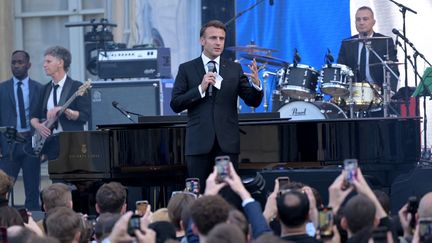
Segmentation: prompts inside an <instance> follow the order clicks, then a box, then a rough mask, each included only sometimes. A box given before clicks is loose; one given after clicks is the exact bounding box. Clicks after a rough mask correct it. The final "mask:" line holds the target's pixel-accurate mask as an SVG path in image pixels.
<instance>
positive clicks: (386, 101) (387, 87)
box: [365, 42, 408, 117]
mask: <svg viewBox="0 0 432 243" xmlns="http://www.w3.org/2000/svg"><path fill="white" fill-rule="evenodd" d="M365 46H366V48H367V49H368V50H369V51H370V52H372V53H373V54H374V55H375V57H376V58H378V60H379V61H380V62H381V65H383V73H384V75H385V73H386V72H385V70H386V69H387V74H388V75H386V77H385V78H384V80H383V90H384V95H383V96H384V117H387V115H388V108H390V109H391V110H392V111H393V112H395V113H396V114H397V112H396V110H395V109H394V108H393V107H392V106H391V104H390V102H389V100H390V99H389V97H390V75H389V74H392V75H393V76H394V77H395V78H396V79H399V77H398V76H397V74H396V73H395V72H394V71H393V70H392V69H391V68H390V67H389V65H388V64H387V63H386V62H385V61H384V60H383V59H382V58H381V57H380V55H378V53H377V52H376V51H375V50H374V49H373V48H372V45H371V44H368V43H367V42H365ZM387 56H388V55H387ZM405 76H406V75H405ZM406 96H407V97H408V95H406ZM407 107H408V106H407Z"/></svg>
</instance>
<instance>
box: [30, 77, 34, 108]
mask: <svg viewBox="0 0 432 243" xmlns="http://www.w3.org/2000/svg"><path fill="white" fill-rule="evenodd" d="M34 91H35V88H34V83H33V80H31V79H29V102H30V104H33V97H34Z"/></svg>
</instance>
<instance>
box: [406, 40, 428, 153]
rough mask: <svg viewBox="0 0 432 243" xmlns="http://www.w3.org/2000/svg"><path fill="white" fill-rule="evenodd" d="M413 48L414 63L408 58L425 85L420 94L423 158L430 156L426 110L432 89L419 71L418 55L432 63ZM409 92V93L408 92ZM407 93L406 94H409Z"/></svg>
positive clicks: (421, 82)
mask: <svg viewBox="0 0 432 243" xmlns="http://www.w3.org/2000/svg"><path fill="white" fill-rule="evenodd" d="M411 47H413V46H411ZM413 49H414V50H415V53H414V55H413V56H414V63H413V61H412V60H411V58H408V60H409V62H410V64H411V66H412V67H413V70H414V75H415V78H416V80H417V77H418V78H419V79H420V84H419V85H421V86H423V91H422V93H420V95H421V96H423V142H424V144H423V153H422V157H423V158H428V157H430V156H429V155H428V154H427V112H426V96H429V100H432V93H431V90H430V88H429V86H427V85H426V84H425V83H424V79H423V77H422V76H421V75H420V74H419V73H418V71H417V57H418V56H420V57H421V58H422V59H423V60H424V61H425V62H426V63H428V64H429V66H432V65H430V63H429V62H428V60H426V58H425V57H424V55H423V54H421V53H420V52H418V51H417V49H415V48H414V47H413ZM429 75H430V73H429V74H428V76H426V77H430V76H429ZM406 93H407V94H408V92H406ZM407 94H406V95H407ZM407 111H408V107H407Z"/></svg>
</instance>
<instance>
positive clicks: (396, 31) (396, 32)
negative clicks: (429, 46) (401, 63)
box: [392, 29, 413, 46]
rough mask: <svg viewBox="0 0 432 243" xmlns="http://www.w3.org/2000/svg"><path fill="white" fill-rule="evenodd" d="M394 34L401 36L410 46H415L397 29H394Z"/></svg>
mask: <svg viewBox="0 0 432 243" xmlns="http://www.w3.org/2000/svg"><path fill="white" fill-rule="evenodd" d="M392 32H393V34H395V35H396V36H399V37H400V38H401V39H402V40H404V41H405V42H406V43H408V45H410V46H413V43H411V41H409V40H408V38H406V37H405V36H404V35H403V34H402V33H401V32H399V30H397V29H393V30H392Z"/></svg>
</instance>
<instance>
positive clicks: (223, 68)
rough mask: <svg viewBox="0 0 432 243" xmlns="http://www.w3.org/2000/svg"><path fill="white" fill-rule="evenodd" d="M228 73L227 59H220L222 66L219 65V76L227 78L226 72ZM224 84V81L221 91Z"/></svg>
mask: <svg viewBox="0 0 432 243" xmlns="http://www.w3.org/2000/svg"><path fill="white" fill-rule="evenodd" d="M226 71H227V63H226V60H225V59H222V58H221V59H220V65H219V75H220V76H221V77H222V78H223V77H227V75H226V73H225V72H226ZM223 83H224V80H222V83H221V89H222V87H223Z"/></svg>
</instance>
